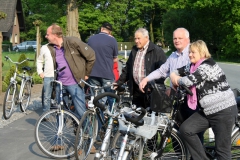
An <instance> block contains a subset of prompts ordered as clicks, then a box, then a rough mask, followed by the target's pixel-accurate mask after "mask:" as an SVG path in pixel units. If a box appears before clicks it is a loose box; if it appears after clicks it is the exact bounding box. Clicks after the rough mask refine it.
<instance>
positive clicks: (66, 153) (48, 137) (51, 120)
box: [34, 109, 79, 159]
mask: <svg viewBox="0 0 240 160" xmlns="http://www.w3.org/2000/svg"><path fill="white" fill-rule="evenodd" d="M61 112H63V116H64V117H63V120H64V121H63V122H64V125H63V130H62V133H61V134H59V135H57V133H58V124H59V123H58V122H59V120H58V118H59V115H60V114H61ZM78 124H79V120H78V118H77V117H76V116H75V115H74V114H72V113H71V112H69V111H67V110H61V111H59V109H53V110H50V111H48V112H46V113H44V114H43V115H42V116H41V117H40V118H39V120H38V121H37V123H36V125H35V131H34V135H35V141H36V143H37V145H38V147H39V148H40V150H41V151H42V152H43V153H44V154H46V155H47V156H49V157H51V158H56V159H60V158H71V157H73V156H74V152H75V150H74V143H75V132H74V131H75V128H76V126H78ZM60 143H61V144H60ZM57 144H58V146H56V145H57ZM55 146H56V147H57V148H58V149H57V148H54V147H55ZM59 146H60V147H61V146H63V147H62V148H59Z"/></svg>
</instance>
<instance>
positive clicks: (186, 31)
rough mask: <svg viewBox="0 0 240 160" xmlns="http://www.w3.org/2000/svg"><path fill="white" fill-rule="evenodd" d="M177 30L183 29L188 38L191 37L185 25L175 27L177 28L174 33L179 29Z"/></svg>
mask: <svg viewBox="0 0 240 160" xmlns="http://www.w3.org/2000/svg"><path fill="white" fill-rule="evenodd" d="M177 30H183V31H184V32H185V36H186V38H189V36H190V34H189V32H188V30H187V29H186V28H183V27H181V28H177V29H175V30H174V31H173V33H174V32H175V31H177Z"/></svg>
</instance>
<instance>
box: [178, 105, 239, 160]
mask: <svg viewBox="0 0 240 160" xmlns="http://www.w3.org/2000/svg"><path fill="white" fill-rule="evenodd" d="M236 118H237V107H236V106H232V107H229V108H227V109H224V110H221V111H219V112H217V113H214V114H211V115H208V116H206V115H205V114H204V113H203V112H202V111H198V112H196V113H194V114H193V115H192V116H191V117H189V118H188V119H187V120H186V121H184V122H183V123H182V124H181V126H180V133H181V135H182V137H183V139H184V141H185V142H186V145H187V147H188V149H189V152H190V154H191V155H192V158H193V159H194V160H205V159H206V160H208V157H207V155H206V153H205V151H204V148H203V147H202V143H201V141H200V140H199V138H198V136H197V133H199V132H202V131H205V130H206V129H208V128H209V127H212V130H213V132H214V135H215V149H216V154H217V157H216V158H217V160H230V159H231V132H232V126H233V125H234V123H235V121H236Z"/></svg>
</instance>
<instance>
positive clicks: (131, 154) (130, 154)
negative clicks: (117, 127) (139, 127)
mask: <svg viewBox="0 0 240 160" xmlns="http://www.w3.org/2000/svg"><path fill="white" fill-rule="evenodd" d="M124 136H125V135H122V133H120V131H118V132H117V133H116V134H115V136H114V138H113V140H112V143H111V151H112V156H111V159H112V160H116V159H118V156H119V155H118V154H119V151H120V149H121V144H122V141H123V138H124ZM135 138H136V137H135V136H132V135H130V136H128V141H127V145H128V144H129V142H130V141H131V140H134V141H135V143H134V144H133V147H132V148H131V150H130V151H129V150H128V149H126V150H128V151H127V152H126V151H125V152H124V154H123V157H122V159H127V160H135V159H138V160H142V159H144V157H143V147H144V142H143V138H142V137H140V136H137V138H136V139H135ZM113 150H114V151H113Z"/></svg>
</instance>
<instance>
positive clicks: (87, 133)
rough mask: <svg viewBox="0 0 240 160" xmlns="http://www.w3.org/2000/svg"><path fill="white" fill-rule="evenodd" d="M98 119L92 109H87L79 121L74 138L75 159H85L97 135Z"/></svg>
mask: <svg viewBox="0 0 240 160" xmlns="http://www.w3.org/2000/svg"><path fill="white" fill-rule="evenodd" d="M97 132H98V121H97V116H96V114H95V112H94V111H92V110H87V111H86V112H85V113H84V115H83V116H82V118H81V121H80V122H79V126H78V128H77V132H76V140H75V158H76V160H86V159H87V157H88V155H89V154H90V151H91V148H92V146H93V143H94V141H95V139H96V137H97Z"/></svg>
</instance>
